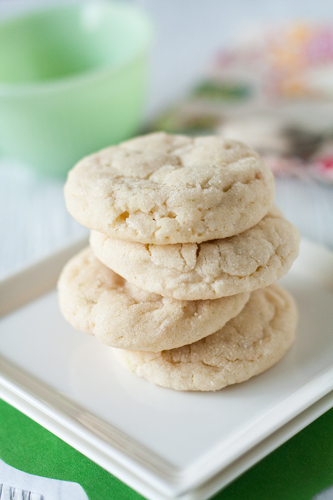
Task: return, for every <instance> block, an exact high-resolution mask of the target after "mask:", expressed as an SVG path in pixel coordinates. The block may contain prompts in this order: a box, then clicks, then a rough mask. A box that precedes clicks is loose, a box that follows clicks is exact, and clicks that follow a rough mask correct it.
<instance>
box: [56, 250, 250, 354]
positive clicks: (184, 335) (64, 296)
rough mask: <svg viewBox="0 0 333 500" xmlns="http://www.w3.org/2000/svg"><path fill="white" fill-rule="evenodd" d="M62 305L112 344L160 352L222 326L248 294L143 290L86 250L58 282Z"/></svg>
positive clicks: (69, 314)
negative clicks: (188, 296) (172, 294)
mask: <svg viewBox="0 0 333 500" xmlns="http://www.w3.org/2000/svg"><path fill="white" fill-rule="evenodd" d="M58 289H59V303H60V309H61V311H62V313H63V315H64V316H65V318H66V319H67V320H68V321H69V323H71V325H73V326H74V327H75V328H77V329H78V330H82V331H84V332H87V333H91V334H93V335H95V336H96V337H97V338H98V339H99V340H100V341H101V342H103V343H104V344H106V345H108V346H113V347H119V348H123V349H138V350H145V351H158V350H161V349H172V348H174V347H178V346H181V345H184V344H188V343H191V342H195V341H196V340H199V339H201V338H203V337H205V336H206V335H210V334H211V333H213V332H216V331H217V330H218V329H219V328H221V327H222V326H223V325H225V323H226V322H227V321H229V319H230V318H232V317H234V316H236V315H237V314H238V313H239V312H240V311H241V310H242V308H243V307H244V305H245V303H246V301H247V300H248V298H249V294H247V293H244V294H239V295H235V296H233V297H226V298H222V299H217V300H197V301H185V300H182V301H179V300H174V299H170V298H165V297H161V296H160V295H156V294H154V293H149V292H145V291H143V290H140V289H139V288H137V287H136V286H135V285H131V284H130V283H128V282H127V281H126V280H124V279H123V278H122V277H120V276H119V275H118V274H116V273H114V272H113V271H111V270H110V269H109V268H107V267H106V266H104V265H103V264H102V263H101V262H100V261H99V260H98V259H97V258H96V257H95V256H94V254H93V252H92V250H91V249H90V248H89V247H88V248H87V249H85V250H83V251H82V252H80V253H79V254H78V255H76V256H75V257H74V258H73V259H71V260H70V261H69V262H68V263H67V265H66V266H65V268H64V269H63V271H62V273H61V276H60V278H59V282H58Z"/></svg>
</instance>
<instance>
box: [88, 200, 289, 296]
mask: <svg viewBox="0 0 333 500" xmlns="http://www.w3.org/2000/svg"><path fill="white" fill-rule="evenodd" d="M90 243H91V247H92V249H93V250H94V252H95V254H96V256H97V257H98V258H99V260H101V261H102V262H103V263H104V264H105V265H106V266H108V267H110V268H112V269H113V270H114V271H115V272H117V273H118V274H120V275H121V276H123V277H124V278H125V279H126V280H128V281H129V282H130V283H133V284H134V285H137V286H138V287H139V288H142V289H143V290H148V291H151V292H154V293H158V294H160V295H163V296H165V297H172V298H174V299H178V300H198V299H216V298H219V297H224V296H227V295H233V294H236V293H241V292H245V291H253V290H256V289H257V288H262V287H264V286H267V285H270V284H271V283H274V282H275V281H276V280H278V279H279V278H281V277H282V276H283V275H284V274H286V273H287V271H288V270H289V269H290V267H291V265H292V263H293V261H294V260H295V258H296V257H297V255H298V247H299V232H298V230H297V229H296V228H295V227H294V226H293V225H292V224H291V223H290V222H288V221H287V220H286V219H285V218H284V217H283V215H282V213H281V212H280V210H278V209H277V208H276V207H274V208H273V209H271V210H270V211H269V213H268V214H267V215H266V216H265V217H264V218H263V219H262V220H261V221H260V222H259V223H258V224H256V225H255V226H254V227H251V228H250V229H247V231H244V232H243V233H241V234H239V235H237V236H231V237H230V238H225V239H222V240H213V241H207V242H203V243H199V244H196V243H183V244H181V243H178V244H175V245H149V244H143V243H130V242H127V241H121V240H115V239H113V238H110V237H108V236H106V235H104V234H102V233H99V232H97V231H92V232H91V237H90Z"/></svg>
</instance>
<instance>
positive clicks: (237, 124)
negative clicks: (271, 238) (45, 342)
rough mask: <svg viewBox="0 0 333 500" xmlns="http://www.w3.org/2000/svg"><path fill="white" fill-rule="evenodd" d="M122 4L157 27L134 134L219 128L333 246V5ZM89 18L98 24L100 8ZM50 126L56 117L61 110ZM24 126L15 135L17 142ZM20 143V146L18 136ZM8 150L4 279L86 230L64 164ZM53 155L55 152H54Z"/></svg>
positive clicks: (9, 6)
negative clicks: (68, 196) (251, 152)
mask: <svg viewBox="0 0 333 500" xmlns="http://www.w3.org/2000/svg"><path fill="white" fill-rule="evenodd" d="M73 3H75V4H81V3H82V2H67V1H65V0H62V1H57V2H56V3H55V2H50V1H48V0H40V1H38V2H37V1H30V0H20V1H16V0H14V1H13V0H10V1H8V0H0V22H1V23H3V22H7V21H8V19H11V18H13V17H15V16H17V15H22V14H23V13H25V12H30V11H36V10H38V9H40V8H42V9H44V8H46V7H52V6H54V5H57V6H59V5H67V4H68V5H69V4H71V5H73ZM96 3H97V2H96ZM118 3H120V4H124V5H126V6H129V5H134V6H135V7H136V8H138V9H139V11H142V12H143V13H144V14H146V16H147V17H148V20H149V23H151V25H152V37H151V41H150V42H149V48H148V60H147V61H148V62H147V83H144V84H143V83H142V82H143V80H142V82H141V86H142V87H144V88H143V94H144V96H143V97H142V104H141V105H140V110H139V111H138V118H137V121H136V122H135V120H134V122H135V123H134V122H133V125H132V128H130V129H129V130H128V131H127V132H126V131H125V132H124V135H125V136H126V135H127V136H131V135H135V134H139V133H142V132H146V131H151V130H161V129H164V130H167V131H170V132H180V133H182V132H184V133H193V134H206V133H219V134H221V135H223V136H225V137H234V138H239V139H241V140H244V142H248V143H250V144H251V145H253V146H254V147H256V148H257V149H258V150H259V151H260V152H261V154H262V155H263V156H264V157H265V159H266V161H267V162H268V163H269V164H270V166H271V168H272V169H273V171H274V173H275V175H276V180H277V204H278V205H279V206H280V208H281V209H282V210H283V211H284V213H285V215H286V217H287V218H288V219H289V220H291V221H292V222H293V223H294V224H295V225H296V226H297V227H298V228H299V229H300V231H301V234H302V236H303V237H306V238H309V239H310V240H312V241H314V242H316V243H318V244H320V245H323V246H326V247H329V248H331V249H333V4H332V2H331V1H328V0H327V1H325V0H321V1H316V2H314V1H310V0H302V1H300V0H292V1H291V0H279V2H271V1H269V0H251V1H248V0H234V1H233V2H226V1H223V0H222V1H221V0H182V1H181V2H179V1H178V0H158V1H156V0H134V1H125V0H123V1H122V0H119V2H118ZM88 13H89V12H88ZM87 15H88V14H86V17H87ZM90 16H92V17H91V19H93V16H94V11H93V10H92V11H90ZM89 19H90V18H89ZM89 19H88V21H89ZM91 19H90V20H91ZM86 21H87V19H86ZM87 25H88V26H92V24H91V23H90V24H89V22H88V24H87ZM3 40H4V39H2V38H1V27H0V122H1V118H2V122H3V123H2V127H3V131H2V132H1V130H0V132H1V133H2V135H3V136H4V135H6V133H7V124H6V120H7V123H8V126H9V124H10V123H12V121H13V120H12V119H9V118H7V115H5V113H7V108H8V95H9V94H10V92H11V90H8V89H9V86H10V83H11V82H10V81H8V79H7V81H6V82H5V83H6V85H4V84H3V81H4V79H3V76H2V74H1V73H2V72H3V71H4V64H5V63H4V62H3V61H4V60H5V58H4V57H2V56H1V53H2V55H4V53H5V52H6V50H8V49H6V47H5V45H4V42H3ZM125 42H126V40H125V41H123V42H122V43H124V44H126V43H125ZM68 43H70V42H68ZM103 43H104V42H103ZM119 43H120V42H119ZM104 48H105V47H104ZM68 50H70V47H69V49H68ZM7 63H8V61H7ZM3 74H4V73H3ZM138 78H139V77H138ZM132 81H133V78H132ZM20 92H21V91H20ZM31 92H32V91H31ZM34 92H35V90H34ZM128 92H129V90H128ZM128 95H129V94H128ZM21 98H22V95H21V97H20V99H21ZM1 100H2V103H3V107H1ZM20 102H21V101H20ZM128 102H129V99H128ZM133 102H134V101H133ZM19 106H20V109H22V108H23V105H22V103H21V104H20V105H19ZM124 106H125V107H126V105H124ZM132 106H134V104H133V105H132ZM41 109H42V110H43V109H44V108H43V106H41ZM15 113H16V114H15V116H16V115H17V114H18V111H17V110H16V111H15ZM83 113H84V112H83ZM1 114H2V117H1ZM58 114H59V109H58ZM8 116H9V115H8ZM54 116H56V111H55V110H54ZM47 121H48V123H49V122H50V121H52V111H51V114H50V115H49V117H48V120H47ZM21 122H22V120H21ZM21 122H20V123H21ZM27 123H29V121H28V122H27ZM27 123H26V124H25V127H26V128H27V127H28V128H29V125H27ZM67 125H68V123H67V122H66V124H65V125H64V127H65V126H67ZM112 127H113V128H117V124H116V123H113V125H111V128H112ZM23 133H24V131H23V130H20V131H19V130H18V131H17V143H18V144H19V138H20V137H21V135H23ZM125 136H124V139H126V138H127V137H125ZM12 143H13V144H14V146H15V135H14V139H12ZM110 143H112V138H111V132H110ZM36 144H38V143H36ZM30 145H31V144H30ZM102 145H104V144H102ZM106 145H107V144H105V146H106ZM36 147H38V148H41V143H39V145H38V146H36ZM4 150H5V148H2V146H1V137H0V207H1V208H0V210H1V214H2V217H1V224H0V241H1V246H0V278H4V277H6V276H8V275H9V274H11V273H13V272H15V271H18V270H19V269H21V268H23V267H25V266H26V265H29V264H31V263H33V262H35V261H37V260H39V259H41V258H43V257H45V256H47V255H48V254H50V253H52V252H54V251H56V250H58V249H60V248H62V247H64V246H66V245H68V244H70V243H71V242H74V241H75V240H77V239H79V238H82V237H85V236H87V235H88V231H87V230H86V229H85V228H83V227H81V226H80V225H79V224H77V223H76V222H75V221H74V220H73V219H72V217H71V216H70V215H69V214H68V213H67V211H66V208H65V203H64V199H63V185H64V182H65V176H64V174H63V170H64V169H63V167H61V166H59V170H61V172H62V174H60V175H59V176H57V175H54V171H53V172H52V175H49V173H48V171H47V166H45V169H44V170H43V169H41V168H39V169H37V168H35V165H34V164H33V163H34V162H33V161H31V160H29V161H28V160H24V159H22V157H21V158H17V157H16V155H15V147H14V149H13V150H12V151H14V152H11V153H10V154H8V152H6V154H4ZM17 150H19V147H17ZM91 152H92V151H91ZM1 154H2V156H1ZM47 154H49V156H50V158H51V157H52V156H54V155H55V154H56V153H54V152H53V151H51V150H50V152H48V151H46V155H47ZM78 159H79V158H77V160H78ZM44 161H45V160H44ZM46 163H47V162H46ZM66 168H67V167H66ZM66 168H65V170H66Z"/></svg>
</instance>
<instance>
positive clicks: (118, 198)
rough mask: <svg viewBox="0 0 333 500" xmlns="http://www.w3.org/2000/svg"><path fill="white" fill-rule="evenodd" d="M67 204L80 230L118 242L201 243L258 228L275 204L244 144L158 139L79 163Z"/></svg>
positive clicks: (265, 176)
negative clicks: (100, 233) (89, 231)
mask: <svg viewBox="0 0 333 500" xmlns="http://www.w3.org/2000/svg"><path fill="white" fill-rule="evenodd" d="M65 199H66V204H67V208H68V210H69V212H70V213H71V214H72V215H73V217H74V218H75V219H77V220H78V221H79V222H80V223H81V224H83V225H85V226H87V227H89V228H90V229H94V230H96V231H100V232H102V233H105V234H107V235H109V236H111V237H113V238H117V239H120V240H126V241H137V242H141V243H155V244H160V245H164V244H170V243H191V242H194V243H198V242H201V241H207V240H212V239H217V238H225V237H228V236H232V235H234V234H238V233H240V232H242V231H245V230H246V229H248V228H249V227H252V226H254V225H255V224H257V223H258V222H259V221H260V219H262V217H263V216H264V215H265V214H266V213H267V212H268V210H269V208H270V207H271V206H272V204H273V200H274V179H273V175H272V173H271V172H270V170H269V168H268V167H267V166H266V165H265V163H264V162H263V161H262V160H261V159H260V158H259V156H258V155H257V153H256V152H255V151H253V150H252V149H251V148H249V147H248V146H246V145H244V144H242V143H240V142H237V141H232V140H226V139H222V138H220V137H217V136H210V137H197V138H190V137H186V136H181V135H169V134H166V133H163V132H159V133H154V134H149V135H147V136H143V137H138V138H136V139H132V140H130V141H127V142H124V143H122V144H120V145H119V146H113V147H110V148H107V149H104V150H102V151H100V152H98V153H96V154H93V155H91V156H88V157H86V158H84V159H83V160H81V161H80V162H79V163H78V164H77V165H76V166H75V167H74V168H73V169H72V170H71V171H70V173H69V175H68V179H67V182H66V186H65Z"/></svg>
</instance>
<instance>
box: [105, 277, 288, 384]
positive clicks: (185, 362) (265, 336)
mask: <svg viewBox="0 0 333 500" xmlns="http://www.w3.org/2000/svg"><path fill="white" fill-rule="evenodd" d="M296 323H297V310H296V306H295V303H294V300H293V298H292V297H291V296H290V295H289V294H288V293H287V292H286V291H285V290H284V289H283V288H281V287H280V286H278V285H276V284H274V285H271V286H269V287H267V288H262V289H260V290H256V291H254V292H252V293H251V296H250V299H249V301H248V302H247V304H246V305H245V307H244V308H243V310H242V311H241V312H240V313H239V314H238V316H236V317H235V318H233V319H231V320H230V321H228V323H227V324H226V325H225V326H224V327H223V328H222V329H221V330H219V331H218V332H216V333H214V334H212V335H210V336H209V337H205V338H203V339H202V340H199V341H198V342H195V343H193V344H191V345H186V346H183V347H180V348H178V349H171V350H166V351H161V352H157V353H151V352H136V351H123V350H121V349H114V350H113V352H114V354H115V356H116V357H117V358H118V359H119V360H120V362H121V363H122V364H123V365H124V366H125V367H126V368H128V369H130V370H131V371H133V372H135V373H136V374H137V375H139V376H140V377H144V378H145V379H147V380H149V381H150V382H153V383H155V384H157V385H161V386H163V387H169V388H172V389H176V390H179V391H216V390H219V389H222V388H223V387H226V386H227V385H230V384H236V383H238V382H243V381H245V380H248V379H249V378H251V377H253V376H254V375H257V374H259V373H261V372H263V371H264V370H267V369H268V368H269V367H271V366H272V365H274V364H275V363H277V362H278V361H279V360H280V359H281V358H282V356H283V355H284V354H285V353H286V351H287V350H288V348H289V347H290V345H291V344H292V342H293V339H294V332H295V329H296Z"/></svg>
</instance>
